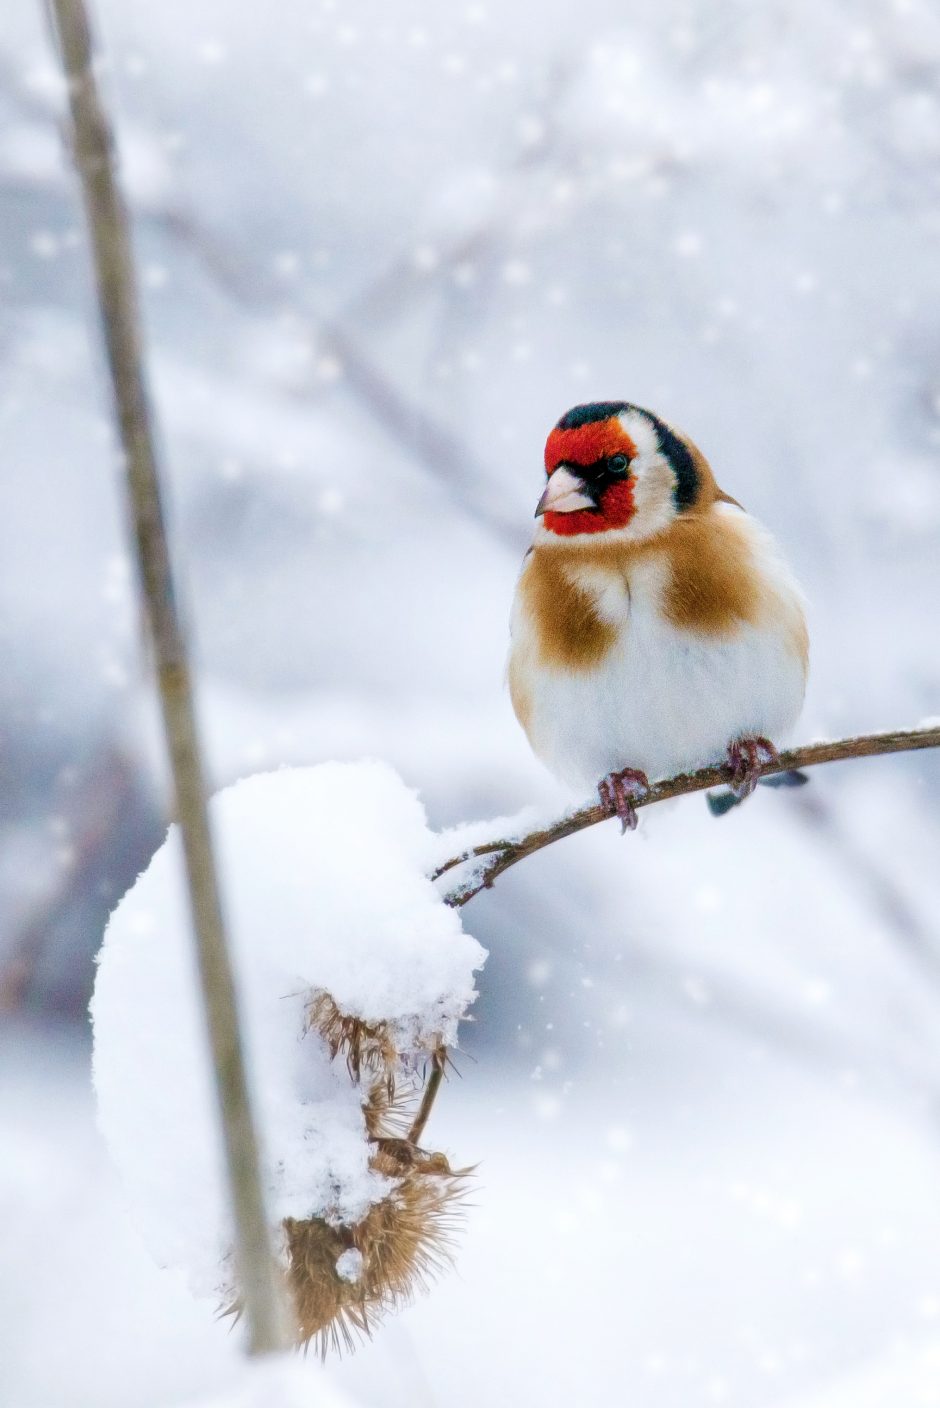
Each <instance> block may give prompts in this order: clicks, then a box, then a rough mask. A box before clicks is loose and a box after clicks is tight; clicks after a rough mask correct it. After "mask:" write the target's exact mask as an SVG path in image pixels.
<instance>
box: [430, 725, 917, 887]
mask: <svg viewBox="0 0 940 1408" xmlns="http://www.w3.org/2000/svg"><path fill="white" fill-rule="evenodd" d="M920 748H940V727H930V728H919V729H900V730H897V731H895V732H893V733H868V734H862V735H860V736H858V737H856V738H839V739H836V740H834V741H833V742H829V743H808V744H805V745H804V746H803V747H801V748H788V749H787V750H786V751H785V752H783V753H781V754H780V758H779V761H778V762H776V763H773V764H771V765H770V766H768V767H765V768H764V769H763V775H764V776H765V777H770V776H773V775H774V774H775V773H781V772H790V771H791V770H793V769H796V768H799V769H803V768H811V767H816V766H818V764H820V763H836V762H841V761H842V760H843V759H845V758H871V757H875V756H876V755H878V754H881V753H907V752H912V751H914V750H915V749H920ZM730 781H731V769H730V768H729V767H728V766H722V767H710V768H699V769H698V771H697V772H691V773H680V774H679V775H678V776H677V777H670V778H667V779H665V780H664V781H662V782H654V783H653V785H652V787H651V788H650V790H649V792H648V793H647V794H646V796H645V797H641V798H640V799H639V800H638V801H637V802H636V803H635V805H636V806H637V807H649V806H652V805H653V804H654V803H655V802H666V801H669V800H670V799H671V798H672V797H684V796H685V795H686V794H687V793H689V792H704V791H705V790H706V788H709V787H719V786H720V785H721V784H722V783H725V784H727V783H729V782H730ZM611 816H612V812H610V811H609V810H608V808H607V807H604V806H602V805H601V804H600V803H599V802H595V803H594V804H593V805H591V806H586V807H581V808H580V809H579V810H578V811H576V812H571V813H570V814H569V815H568V816H564V817H562V818H561V819H560V820H559V821H556V822H554V823H553V824H552V825H551V826H548V827H544V828H541V829H539V830H537V831H530V832H529V834H528V836H523V837H521V838H520V839H519V840H515V841H513V840H504V841H487V842H485V843H484V844H482V845H479V846H474V847H473V848H472V850H468V851H465V852H464V853H463V854H462V855H459V856H452V857H451V859H450V860H447V861H445V862H444V864H443V865H440V866H438V868H437V870H435V872H434V874H433V875H432V877H431V878H432V879H433V880H437V879H438V878H439V877H440V876H442V875H446V874H447V872H448V871H450V870H454V869H456V867H457V866H460V865H464V864H465V863H467V862H471V861H474V860H483V861H484V864H483V865H482V866H479V867H477V868H476V869H475V870H474V872H473V875H472V877H471V879H470V880H469V881H468V882H467V883H466V884H465V885H464V886H461V887H460V888H458V889H457V890H455V891H453V892H452V893H451V894H449V895H448V897H447V902H448V904H451V905H453V906H454V907H455V908H459V907H460V906H461V905H464V904H466V903H467V901H468V900H471V899H473V897H474V895H478V894H479V893H480V891H481V890H484V889H489V887H490V886H491V885H492V884H493V882H494V881H495V880H496V879H497V877H498V876H500V875H502V874H503V872H504V871H506V870H508V869H509V868H510V866H513V865H516V864H518V862H519V861H520V860H525V858H526V856H531V855H534V854H535V852H536V851H541V850H543V849H544V847H545V846H550V845H552V843H553V842H555V841H562V840H564V838H565V837H566V836H573V835H574V834H575V833H576V832H578V831H584V830H585V828H586V827H588V826H596V825H597V824H598V822H601V821H608V820H609V819H610V817H611ZM487 857H490V859H486V858H487Z"/></svg>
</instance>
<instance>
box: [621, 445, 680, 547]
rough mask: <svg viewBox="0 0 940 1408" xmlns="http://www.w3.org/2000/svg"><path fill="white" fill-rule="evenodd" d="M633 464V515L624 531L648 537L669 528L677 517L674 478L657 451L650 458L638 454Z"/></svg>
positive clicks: (636, 535)
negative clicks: (634, 467) (634, 483)
mask: <svg viewBox="0 0 940 1408" xmlns="http://www.w3.org/2000/svg"><path fill="white" fill-rule="evenodd" d="M634 463H635V465H636V469H635V471H634V472H635V473H636V486H635V488H634V491H633V503H634V514H633V517H632V519H631V520H630V522H629V523H628V525H627V532H628V534H630V535H631V536H633V537H636V538H649V537H652V536H653V534H654V533H659V532H661V531H662V530H663V529H664V528H666V527H668V526H669V524H670V523H671V522H672V520H673V519H674V518H675V516H676V506H675V500H674V498H673V493H674V490H675V485H676V479H675V475H674V474H673V472H672V469H671V468H670V467H669V464H668V463H667V461H666V460H665V459H664V457H663V456H662V455H660V454H655V455H653V456H651V457H649V458H647V457H646V456H639V455H638V456H637V459H636V461H634ZM631 530H632V531H631Z"/></svg>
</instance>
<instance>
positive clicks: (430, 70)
mask: <svg viewBox="0 0 940 1408" xmlns="http://www.w3.org/2000/svg"><path fill="white" fill-rule="evenodd" d="M97 18H98V21H99V36H100V39H101V42H102V47H103V51H104V54H105V64H104V67H103V71H102V76H103V81H104V83H105V88H106V92H107V94H108V97H109V101H110V102H111V105H112V109H113V115H114V117H115V120H116V122H117V126H118V131H119V145H120V158H121V165H122V171H123V175H124V179H125V182H126V188H127V192H128V196H129V200H130V203H131V206H132V210H133V216H134V223H135V237H136V246H137V254H138V260H139V275H140V280H141V285H142V296H143V300H144V305H145V317H146V327H147V333H148V338H149V354H150V373H151V377H152V382H153V390H154V397H155V402H156V407H157V411H158V416H159V422H160V429H161V436H162V442H163V448H164V458H165V467H166V471H167V475H168V480H169V486H168V487H169V491H170V495H171V501H172V515H173V526H174V533H175V540H176V547H177V549H178V556H179V570H180V573H181V577H182V579H183V581H184V584H185V592H186V597H187V601H188V605H189V608H190V618H191V625H192V631H193V636H194V642H195V648H196V651H197V656H198V662H199V667H200V675H199V702H200V709H201V716H202V720H203V729H204V734H205V740H206V745H207V749H208V752H209V755H210V759H211V766H212V774H213V779H214V782H215V783H216V784H217V785H219V786H221V785H224V784H225V783H227V782H230V781H232V780H233V779H235V778H236V777H239V776H243V775H245V774H246V773H250V772H254V771H258V770H259V769H264V768H271V767H276V766H278V765H279V764H281V763H307V762H315V761H319V760H321V759H326V758H358V757H361V756H364V755H372V756H380V757H383V758H386V759H387V760H389V761H390V762H391V763H393V764H394V765H395V766H396V767H397V768H398V769H399V770H400V771H401V773H402V774H403V776H404V777H405V778H406V780H407V781H408V782H409V783H411V784H413V785H415V786H417V787H418V788H420V790H421V793H422V795H423V797H424V799H425V801H426V805H427V808H428V812H429V815H430V817H431V820H432V823H433V824H434V825H438V826H445V825H449V824H452V823H454V822H457V821H461V820H469V819H476V818H485V817H486V816H488V815H493V814H498V813H506V812H513V811H515V810H517V809H518V808H519V807H521V806H523V805H524V804H526V803H530V802H535V803H537V804H539V805H540V806H545V807H547V808H550V807H552V806H553V805H557V806H559V807H560V806H562V805H567V804H568V802H569V801H570V799H569V798H566V797H562V796H561V794H559V793H558V792H557V791H556V790H555V788H554V784H553V783H552V782H551V780H550V779H549V778H548V777H547V776H546V775H545V774H544V772H543V771H542V769H541V768H540V766H539V765H538V764H537V763H536V762H535V760H534V759H533V758H532V757H531V756H530V755H529V752H528V748H527V744H526V742H525V739H524V737H523V735H522V733H521V731H520V730H519V729H518V727H517V725H516V723H515V720H514V719H513V717H512V712H511V708H510V705H509V700H508V694H507V692H506V689H505V686H504V679H503V676H504V665H505V657H506V649H507V618H508V611H509V604H510V600H511V596H512V591H513V586H514V580H515V576H516V573H517V570H518V565H519V561H520V559H521V555H522V553H523V551H524V549H525V547H526V545H527V542H528V537H529V534H530V530H531V524H532V512H533V508H534V504H535V500H536V498H537V496H538V493H539V492H540V478H541V474H542V470H541V450H542V445H543V442H544V438H545V435H546V433H547V431H548V430H549V428H550V427H551V425H552V424H553V423H554V421H555V420H556V419H557V418H558V417H559V415H561V413H562V412H563V411H564V410H566V409H567V408H568V407H569V406H570V405H572V404H575V403H577V402H579V401H585V400H598V399H608V398H610V399H616V398H623V399H629V400H632V401H635V402H638V403H640V404H641V405H648V406H650V407H652V408H653V409H655V410H656V411H657V412H659V413H660V414H661V415H663V416H664V417H666V418H667V419H669V420H671V421H673V422H674V423H676V424H677V425H679V426H680V427H682V428H683V429H685V430H687V431H688V433H689V434H690V435H692V436H693V438H694V439H695V440H696V441H697V442H698V443H699V444H700V445H701V447H702V448H703V450H704V451H705V453H706V455H707V456H708V457H709V458H710V460H711V462H712V464H713V466H714V467H715V470H716V473H717V476H718V478H719V481H720V483H721V484H722V485H723V487H724V488H725V489H726V490H727V491H728V492H730V493H732V494H733V495H734V496H735V497H737V498H739V499H740V500H741V501H742V502H743V503H744V504H745V505H746V506H747V507H748V508H749V509H750V510H751V511H752V512H754V513H755V514H756V515H757V516H758V517H759V518H761V519H762V520H763V521H765V522H766V523H767V524H768V525H769V526H770V527H771V528H772V529H773V531H774V532H775V534H776V535H777V536H778V538H779V539H780V541H781V542H782V544H783V546H784V549H785V551H786V553H787V555H788V556H789V558H790V559H791V561H792V562H793V564H794V566H795V568H796V570H797V572H798V574H799V576H800V577H801V579H802V581H803V583H804V584H805V587H806V589H807V593H808V595H809V598H810V602H811V634H812V646H813V660H812V679H811V687H810V692H809V697H808V700H807V706H806V710H805V713H804V718H803V722H802V724H801V726H800V729H799V737H800V738H801V739H805V740H808V739H810V738H812V737H818V736H839V735H843V734H847V733H851V732H857V731H868V730H872V729H877V728H884V727H890V726H892V725H897V726H911V725H914V724H916V723H917V722H919V721H921V720H922V719H924V718H925V717H927V716H934V715H937V714H940V652H938V624H937V620H938V615H937V613H938V587H940V568H938V555H940V359H938V353H940V257H938V255H940V14H938V13H937V11H936V9H935V7H932V6H930V5H929V4H928V3H926V0H861V3H850V0H769V3H767V4H764V5H762V6H759V7H755V6H754V5H752V4H749V3H745V0H723V3H722V4H721V5H706V4H705V3H704V0H699V3H690V2H689V0H658V3H656V4H653V3H650V2H649V0H626V3H616V2H615V0H582V3H581V4H579V5H578V6H577V7H576V8H575V9H573V8H572V7H571V6H570V5H569V4H561V3H555V0H547V3H543V4H541V5H539V6H534V5H532V4H526V3H523V0H503V3H501V4H500V5H498V6H496V5H492V4H490V3H482V4H463V3H458V4H454V5H450V6H439V5H432V4H431V3H430V0H397V3H396V4H395V5H394V6H388V5H384V4H381V3H379V0H356V3H352V0H349V3H343V0H282V2H281V3H280V4H278V5H276V6H270V5H269V6H259V5H249V4H247V3H233V0H187V2H186V3H185V4H183V3H180V0H163V3H162V4H159V5H154V4H149V3H148V4H145V3H142V0H123V2H122V3H119V0H102V3H100V4H99V5H98V7H97ZM62 97H63V95H62V88H61V82H60V79H59V77H58V70H57V65H56V63H55V61H54V58H53V55H52V52H51V49H50V45H49V42H48V38H47V33H46V30H45V27H44V22H43V15H42V12H41V8H40V5H39V4H38V3H35V4H34V3H30V0H13V2H12V4H10V3H7V5H6V6H5V7H4V15H3V25H2V27H0V446H2V456H3V471H2V474H0V610H2V616H0V621H2V625H0V642H2V660H3V668H2V672H0V778H2V785H0V1001H2V1017H0V1151H2V1152H0V1218H2V1227H3V1244H4V1256H3V1269H2V1271H0V1305H2V1307H3V1314H2V1315H0V1361H2V1363H3V1365H4V1368H3V1371H2V1376H0V1403H2V1404H3V1405H4V1408H6V1405H7V1404H9V1405H15V1408H48V1406H49V1405H63V1406H64V1408H65V1406H67V1408H72V1406H73V1405H74V1406H75V1408H84V1406H85V1405H88V1408H92V1405H94V1408H110V1405H115V1408H117V1405H123V1408H134V1405H140V1408H151V1405H152V1406H153V1408H156V1405H158V1404H161V1405H162V1404H168V1403H172V1402H178V1401H182V1400H184V1399H185V1398H186V1397H187V1396H188V1395H191V1394H193V1393H196V1392H201V1391H212V1390H214V1389H216V1388H217V1387H219V1386H220V1385H224V1383H225V1382H226V1379H227V1376H229V1375H231V1374H232V1373H233V1372H234V1366H235V1362H236V1356H237V1349H238V1342H237V1336H233V1335H231V1334H230V1333H229V1332H228V1331H227V1329H225V1328H224V1327H222V1326H220V1325H219V1324H218V1323H216V1322H215V1321H214V1320H213V1317H212V1307H211V1306H207V1305H203V1304H199V1303H196V1302H193V1301H191V1300H190V1299H189V1297H188V1294H187V1292H186V1290H185V1288H184V1287H183V1285H182V1282H181V1281H179V1280H178V1279H176V1278H175V1277H174V1276H172V1275H170V1274H169V1273H164V1272H161V1271H159V1270H158V1269H157V1268H155V1267H154V1266H153V1265H152V1264H151V1263H150V1262H149V1260H148V1258H147V1255H146V1253H145V1252H144V1250H143V1249H142V1247H141V1245H140V1243H139V1241H138V1239H137V1235H136V1233H135V1231H134V1228H133V1224H132V1221H130V1220H129V1219H128V1217H127V1214H126V1212H125V1209H124V1206H123V1202H122V1195H121V1190H120V1188H119V1187H118V1186H117V1183H116V1180H115V1177H114V1175H113V1173H112V1172H111V1170H110V1168H109V1165H108V1161H107V1157H106V1154H105V1151H104V1149H103V1147H102V1145H101V1143H100V1140H99V1137H98V1136H97V1134H96V1131H95V1127H94V1111H93V1105H92V1099H91V1094H90V1088H89V1051H90V1038H89V1032H88V1024H87V1017H86V1005H87V1001H88V997H89V994H90V991H91V986H92V983H93V979H94V954H95V952H96V949H97V947H98V945H99V943H100V939H101V934H102V930H103V926H104V924H105V921H106V918H107V915H108V912H109V910H110V908H111V907H112V905H113V904H114V902H115V900H116V899H117V898H118V897H119V896H120V894H121V893H122V892H123V891H124V890H125V889H126V888H127V886H128V885H129V884H130V883H131V882H132V880H133V879H134V877H135V876H136V875H137V874H138V873H139V871H140V870H142V869H143V868H144V867H145V866H146V865H147V863H148V860H149V858H150V856H151V855H152V853H153V851H154V850H155V848H156V847H157V845H159V843H160V841H161V839H162V835H163V831H164V825H165V823H164V816H165V813H166V803H165V797H166V778H165V771H164V765H163V760H162V752H161V746H160V740H159V733H158V729H157V726H156V714H155V710H154V702H153V697H152V691H151V683H150V679H149V677H148V674H147V670H146V663H145V661H144V659H143V656H142V653H141V649H140V642H139V634H138V621H137V608H136V603H135V591H134V579H133V571H132V563H131V561H130V558H129V556H128V550H127V542H126V538H125V533H124V525H123V515H122V504H121V498H120V492H119V490H120V482H119V479H118V477H117V459H116V452H115V445H114V440H113V435H112V431H111V429H110V424H109V401H108V396H107V387H106V383H105V379H104V374H103V365H102V357H101V353H100V349H99V343H98V331H97V326H96V321H95V318H96V313H95V305H94V300H93V294H92V291H91V285H90V277H89V260H88V252H87V246H86V239H85V232H84V227H83V220H82V214H81V210H80V206H79V202H78V199H77V193H76V188H75V184H74V180H73V178H72V175H71V172H70V170H69V169H68V166H67V162H66V160H65V157H64V153H63V145H62V138H61V121H62V115H63V102H62ZM938 855H940V759H938V758H937V757H936V756H933V755H930V754H923V753H922V754H915V755H910V756H907V757H897V758H885V759H874V760H871V761H858V762H854V763H847V764H843V765H840V766H836V767H830V768H827V769H819V770H816V771H815V772H814V774H813V778H812V785H811V786H809V787H806V788H804V789H802V790H801V791H798V792H794V793H779V792H775V793H770V792H762V793H760V794H759V795H758V796H757V797H756V798H755V799H754V800H753V801H752V802H750V803H749V804H748V805H747V806H746V807H744V808H741V809H740V810H739V811H737V812H735V813H734V814H732V815H730V816H729V817H727V818H726V819H724V820H722V821H720V822H718V821H715V820H713V819H712V818H710V817H709V815H708V813H707V811H706V808H705V805H704V802H703V801H702V800H701V798H690V799H686V800H685V801H684V802H682V803H678V804H676V805H675V806H674V807H673V808H672V809H669V808H665V807H660V808H657V809H655V812H651V813H644V815H643V821H642V825H641V829H640V832H639V833H638V835H636V836H633V837H627V838H625V839H621V838H620V836H619V835H618V834H617V828H616V827H614V826H607V827H603V828H597V829H595V830H593V831H591V832H589V833H587V834H585V835H582V836H579V837H576V838H573V839H571V840H569V841H566V842H564V843H562V844H559V845H556V846H553V847H551V848H549V849H548V850H547V851H545V852H543V853H542V854H541V855H539V856H537V857H534V858H532V859H530V860H529V861H527V862H526V863H525V864H524V865H521V866H519V867H518V869H516V870H514V871H513V872H512V873H511V874H508V875H506V876H505V877H504V878H503V879H501V880H500V881H499V883H498V885H497V887H496V888H495V889H494V890H493V891H492V892H489V893H485V894H483V895H481V896H479V897H478V898H477V899H476V900H474V901H473V902H472V903H471V905H470V906H469V907H468V908H467V909H466V910H465V911H464V912H463V917H464V923H465V925H466V927H467V928H468V929H470V930H471V932H473V933H474V934H476V935H477V937H479V938H480V939H481V941H482V942H483V943H484V944H485V945H486V946H487V948H489V950H490V959H489V962H488V964H487V967H486V969H485V971H484V973H483V974H482V977H481V983H480V988H481V995H480V998H479V1001H478V1003H477V1009H476V1022H475V1024H474V1026H473V1027H472V1029H471V1030H470V1031H469V1032H468V1034H467V1039H466V1042H465V1048H466V1049H465V1052H464V1054H463V1056H462V1057H458V1063H457V1064H458V1068H459V1072H460V1078H459V1079H457V1078H452V1079H451V1081H450V1083H449V1085H448V1087H447V1088H446V1089H445V1091H444V1093H443V1095H442V1098H441V1100H440V1101H439V1104H438V1107H437V1110H436V1111H435V1114H434V1123H433V1125H432V1127H431V1136H432V1142H437V1143H438V1145H439V1146H440V1147H443V1148H446V1149H447V1150H448V1152H449V1153H450V1154H451V1155H452V1157H453V1158H454V1160H455V1161H456V1162H458V1163H461V1164H466V1163H479V1177H478V1187H477V1190H476V1192H475V1194H474V1204H475V1205H474V1206H473V1207H472V1208H471V1209H470V1212H469V1215H468V1220H467V1227H466V1231H465V1235H464V1239H463V1244H462V1248H461V1251H460V1255H459V1259H458V1265H457V1269H456V1271H455V1272H454V1273H453V1274H452V1275H450V1276H449V1277H447V1278H445V1279H444V1280H443V1281H441V1282H440V1283H439V1284H438V1285H437V1286H436V1287H435V1289H434V1290H433V1292H432V1294H431V1295H430V1296H429V1297H427V1298H425V1299H423V1300H421V1301H420V1302H419V1303H418V1304H417V1305H416V1306H415V1307H414V1308H413V1309H412V1310H410V1311H406V1312H405V1313H403V1314H402V1315H400V1316H399V1317H397V1319H395V1320H394V1321H392V1322H389V1323H388V1324H387V1325H386V1326H385V1327H383V1328H382V1329H381V1330H380V1331H379V1332H378V1334H377V1335H376V1338H375V1340H374V1342H373V1343H371V1344H369V1345H367V1346H365V1347H364V1348H363V1349H362V1350H361V1351H360V1352H359V1353H358V1354H357V1355H356V1356H355V1357H354V1358H352V1359H349V1360H344V1361H343V1362H342V1363H340V1364H336V1363H333V1364H331V1365H330V1366H328V1371H327V1372H328V1373H329V1374H330V1375H331V1377H332V1378H333V1379H334V1381H335V1382H336V1383H337V1384H339V1385H340V1386H342V1387H345V1388H346V1389H347V1390H348V1391H349V1392H350V1393H351V1394H353V1395H355V1396H357V1397H358V1400H359V1401H361V1402H362V1403H364V1404H365V1403H378V1402H381V1403H382V1404H383V1405H387V1408H399V1405H401V1406H402V1408H404V1405H406V1404H407V1405H414V1404H418V1405H422V1408H423V1405H444V1404H447V1405H449V1408H462V1406H463V1405H470V1404H476V1403H480V1402H485V1403H488V1404H493V1405H502V1404H507V1405H508V1404H517V1403H520V1402H526V1401H533V1402H539V1403H542V1404H546V1405H555V1404H558V1405H561V1404H565V1405H566V1406H567V1405H572V1408H573V1406H574V1405H580V1404H588V1403H591V1404H593V1403H595V1402H597V1401H598V1398H599V1397H600V1396H601V1395H605V1396H606V1395H616V1396H617V1398H618V1399H623V1400H628V1401H632V1402H635V1403H637V1404H641V1405H643V1408H700V1406H701V1408H704V1406H705V1405H711V1404H729V1405H741V1408H823V1405H825V1406H826V1408H833V1406H835V1408H841V1405H843V1404H845V1405H848V1404H851V1405H852V1408H870V1406H871V1405H879V1408H881V1405H889V1404H891V1405H896V1404H897V1403H900V1402H903V1403H911V1404H937V1403H940V1202H938V1199H937V1187H938V1182H940V867H938V865H937V856H938Z"/></svg>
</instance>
